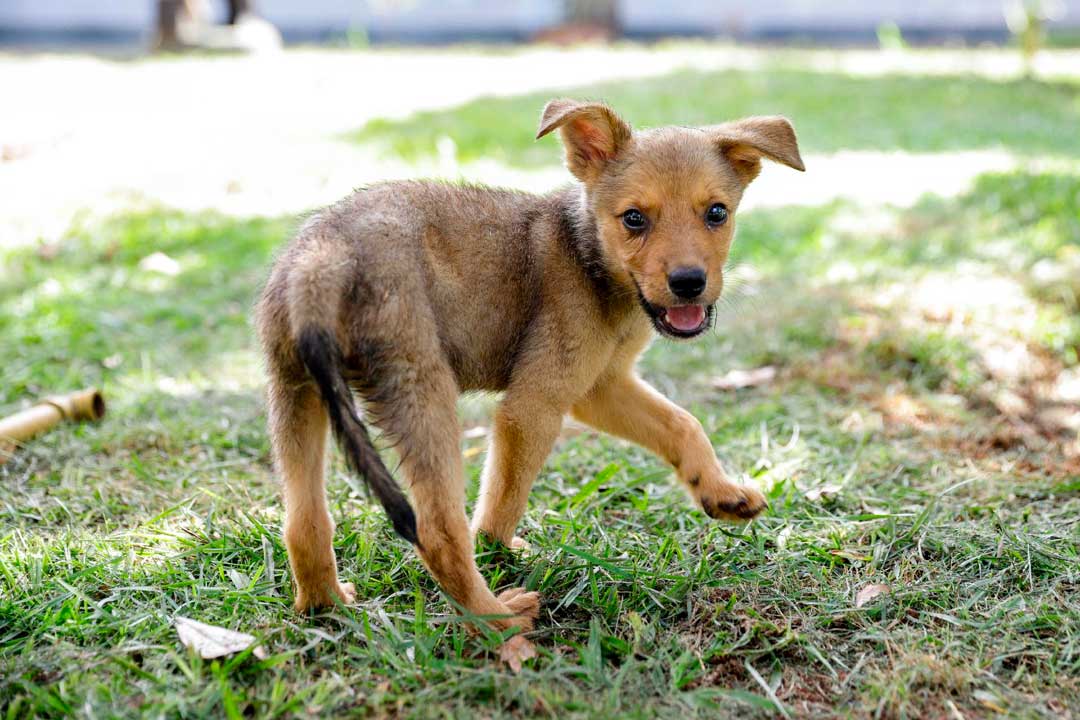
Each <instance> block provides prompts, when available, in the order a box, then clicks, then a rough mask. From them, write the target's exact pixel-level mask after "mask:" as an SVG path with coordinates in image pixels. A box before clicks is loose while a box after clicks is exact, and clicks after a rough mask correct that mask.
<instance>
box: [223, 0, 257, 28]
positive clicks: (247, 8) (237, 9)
mask: <svg viewBox="0 0 1080 720" xmlns="http://www.w3.org/2000/svg"><path fill="white" fill-rule="evenodd" d="M254 14H255V0H229V24H230V25H235V24H236V19H237V18H239V17H240V16H241V15H254Z"/></svg>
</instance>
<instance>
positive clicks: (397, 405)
mask: <svg viewBox="0 0 1080 720" xmlns="http://www.w3.org/2000/svg"><path fill="white" fill-rule="evenodd" d="M409 375H410V377H409V380H408V382H401V383H399V384H398V388H399V389H400V390H401V391H402V392H401V394H400V395H399V397H398V398H396V399H395V402H394V406H393V408H388V409H387V410H389V412H380V413H379V415H381V416H382V423H383V424H384V429H387V430H388V431H389V434H391V435H392V436H393V437H396V438H400V440H399V443H398V448H399V450H400V454H401V458H402V460H401V467H402V469H403V471H404V473H405V477H406V479H407V480H408V483H409V486H410V487H411V490H412V497H413V503H414V505H415V509H416V528H417V534H418V536H419V539H420V547H418V548H417V552H418V553H419V554H420V558H421V559H422V560H423V562H424V565H426V566H427V568H428V570H430V571H431V574H432V575H433V576H434V577H435V580H436V581H437V582H438V583H439V586H440V587H441V588H442V590H443V591H444V592H445V593H446V594H447V595H449V596H450V598H451V599H452V600H453V601H454V603H456V604H457V605H458V606H460V607H461V608H462V609H463V610H465V611H466V612H468V613H469V614H471V615H477V616H487V623H488V624H489V625H490V626H492V627H494V628H496V629H500V630H501V629H506V628H510V627H519V628H523V629H526V630H528V629H531V628H532V625H533V620H535V619H536V617H537V615H538V614H539V600H540V599H539V595H538V594H537V593H535V592H527V591H525V590H524V589H522V588H512V589H510V590H506V591H504V592H503V593H502V594H500V595H499V596H498V597H496V596H495V595H494V594H493V593H492V592H491V590H490V589H488V586H487V583H486V582H485V581H484V578H483V577H482V576H481V575H480V571H479V570H478V569H477V566H476V561H475V559H474V557H473V537H472V533H471V532H470V530H469V522H468V518H467V516H466V515H465V473H464V468H463V466H462V460H461V447H460V432H459V428H458V419H457V410H456V405H455V401H456V398H457V387H456V384H455V382H454V378H453V375H452V372H451V370H450V368H449V367H448V366H446V365H445V363H438V364H433V366H432V367H429V368H426V369H424V370H423V371H419V370H414V371H413V372H410V373H409ZM493 616H495V617H493ZM498 616H501V617H498Z"/></svg>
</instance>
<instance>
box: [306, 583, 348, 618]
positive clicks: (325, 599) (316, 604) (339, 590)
mask: <svg viewBox="0 0 1080 720" xmlns="http://www.w3.org/2000/svg"><path fill="white" fill-rule="evenodd" d="M334 585H335V590H333V591H330V590H329V589H324V590H320V591H318V592H306V591H304V590H301V589H297V591H296V601H295V602H293V607H294V608H296V611H297V612H300V613H306V612H309V611H311V610H318V609H319V608H331V607H335V606H336V605H337V604H338V603H341V604H342V605H352V604H353V603H354V602H355V601H356V586H355V585H353V584H352V583H339V582H336V581H335V583H334Z"/></svg>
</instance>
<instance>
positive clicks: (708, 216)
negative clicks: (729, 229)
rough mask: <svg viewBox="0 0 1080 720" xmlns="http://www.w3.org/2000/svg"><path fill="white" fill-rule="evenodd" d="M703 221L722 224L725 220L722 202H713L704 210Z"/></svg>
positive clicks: (724, 208) (725, 215) (725, 212)
mask: <svg viewBox="0 0 1080 720" xmlns="http://www.w3.org/2000/svg"><path fill="white" fill-rule="evenodd" d="M705 222H707V223H709V224H710V225H723V224H724V223H726V222H727V208H726V207H724V203H713V204H712V205H710V206H709V209H708V210H706V211H705Z"/></svg>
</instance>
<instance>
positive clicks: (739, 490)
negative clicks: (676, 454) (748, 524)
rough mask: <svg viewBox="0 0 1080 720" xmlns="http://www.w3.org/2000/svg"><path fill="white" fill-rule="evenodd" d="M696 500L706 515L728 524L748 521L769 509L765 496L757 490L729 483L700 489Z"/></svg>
mask: <svg viewBox="0 0 1080 720" xmlns="http://www.w3.org/2000/svg"><path fill="white" fill-rule="evenodd" d="M697 499H698V502H699V503H701V509H702V510H704V511H705V514H706V515H708V516H709V517H711V518H716V519H717V520H728V521H730V522H743V521H746V520H750V519H751V518H754V517H757V516H758V515H759V514H760V513H761V512H762V511H763V510H765V508H767V507H769V503H768V501H766V500H765V496H764V495H762V494H761V491H760V490H758V489H757V488H753V487H749V486H747V485H736V484H734V483H731V482H725V483H721V484H718V485H716V486H715V487H713V488H709V489H701V491H700V492H699V494H698V496H697Z"/></svg>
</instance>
